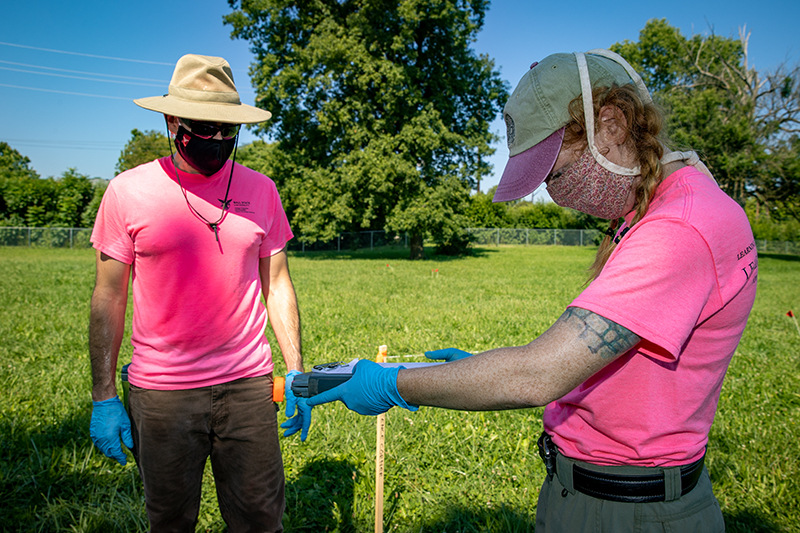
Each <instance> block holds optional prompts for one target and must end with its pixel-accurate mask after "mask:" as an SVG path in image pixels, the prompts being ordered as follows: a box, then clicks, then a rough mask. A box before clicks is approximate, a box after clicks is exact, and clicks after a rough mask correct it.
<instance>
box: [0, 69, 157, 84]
mask: <svg viewBox="0 0 800 533" xmlns="http://www.w3.org/2000/svg"><path fill="white" fill-rule="evenodd" d="M0 70H10V71H12V72H23V73H25V74H38V75H40V76H55V77H57V78H70V79H73V80H86V81H102V82H104V83H121V84H123V85H144V86H147V87H163V86H164V84H163V83H159V84H158V85H156V84H155V83H139V82H135V81H119V80H101V79H97V78H86V77H84V76H70V75H69V74H56V73H55V72H36V71H35V70H24V69H21V68H11V67H0Z"/></svg>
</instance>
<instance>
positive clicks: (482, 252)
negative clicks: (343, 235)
mask: <svg viewBox="0 0 800 533" xmlns="http://www.w3.org/2000/svg"><path fill="white" fill-rule="evenodd" d="M435 252H436V250H435V249H434V248H425V259H422V261H436V262H439V263H444V262H450V261H460V260H462V259H465V258H468V257H485V256H486V255H488V254H493V253H497V250H496V249H492V248H483V247H480V248H470V250H469V252H468V253H466V254H464V255H441V254H436V253H435ZM289 256H290V257H302V258H304V259H309V260H312V261H314V260H335V259H380V260H382V261H385V260H391V261H411V259H409V251H408V249H403V248H395V247H391V248H389V247H387V248H375V249H374V250H365V249H358V250H341V251H335V250H334V251H330V250H324V251H314V252H308V251H307V252H299V251H290V252H289Z"/></svg>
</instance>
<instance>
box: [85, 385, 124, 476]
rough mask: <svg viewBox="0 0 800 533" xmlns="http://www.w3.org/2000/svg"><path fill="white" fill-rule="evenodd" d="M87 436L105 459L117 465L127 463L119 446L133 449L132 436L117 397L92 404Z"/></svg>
mask: <svg viewBox="0 0 800 533" xmlns="http://www.w3.org/2000/svg"><path fill="white" fill-rule="evenodd" d="M89 436H90V437H92V442H94V445H95V446H97V448H98V449H99V450H100V451H101V452H103V453H104V454H105V455H106V457H110V458H112V459H116V460H117V461H118V462H119V464H121V465H124V464H127V463H128V458H127V457H126V456H125V452H123V451H122V446H120V444H119V440H120V438H122V443H123V444H124V445H125V446H127V447H128V448H129V449H132V448H133V435H132V434H131V420H130V418H128V413H127V412H126V411H125V408H124V407H123V406H122V402H121V401H120V399H119V396H114V397H113V398H109V399H108V400H103V401H102V402H92V421H91V422H90V423H89Z"/></svg>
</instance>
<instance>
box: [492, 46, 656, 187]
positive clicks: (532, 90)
mask: <svg viewBox="0 0 800 533" xmlns="http://www.w3.org/2000/svg"><path fill="white" fill-rule="evenodd" d="M578 56H584V57H585V59H586V66H587V67H588V68H587V69H586V71H587V72H588V77H589V82H590V83H591V87H611V86H613V85H624V84H626V83H636V84H637V85H638V86H639V88H640V91H644V93H647V89H646V88H645V87H644V84H642V83H641V78H639V76H638V74H636V73H635V72H634V71H633V69H632V68H631V67H630V65H628V64H627V62H625V60H624V59H622V58H621V57H620V56H618V55H617V54H614V53H613V52H609V51H607V50H591V51H590V52H587V53H586V54H568V53H558V54H553V55H550V56H547V57H546V58H544V59H543V60H542V61H540V62H536V63H534V64H533V65H531V68H530V70H528V72H526V73H525V75H524V76H523V77H522V79H521V80H520V82H519V83H518V84H517V87H516V88H515V89H514V92H513V93H512V94H511V97H510V98H509V99H508V102H506V105H505V108H504V109H503V116H504V118H505V122H506V141H507V142H508V149H509V159H508V162H507V163H506V168H505V170H504V171H503V176H502V178H500V183H499V185H498V186H497V191H496V192H495V195H494V199H493V201H494V202H507V201H509V200H517V199H519V198H522V197H523V196H527V195H528V194H530V193H532V192H533V191H534V190H536V188H537V187H538V186H539V185H541V184H542V182H543V181H544V180H545V178H547V175H548V174H549V173H550V171H551V170H552V168H553V165H554V164H555V162H556V159H557V158H558V154H559V152H560V151H561V144H562V140H563V137H564V126H566V125H567V123H568V122H569V121H570V115H569V110H568V107H569V103H570V102H571V101H572V100H574V99H575V98H577V97H578V96H581V94H582V90H581V87H582V85H581V70H580V69H579V66H578V61H579V59H578ZM589 97H590V98H591V94H590V95H589ZM647 98H648V99H649V94H647ZM591 123H592V126H593V123H594V120H593V117H592V120H591Z"/></svg>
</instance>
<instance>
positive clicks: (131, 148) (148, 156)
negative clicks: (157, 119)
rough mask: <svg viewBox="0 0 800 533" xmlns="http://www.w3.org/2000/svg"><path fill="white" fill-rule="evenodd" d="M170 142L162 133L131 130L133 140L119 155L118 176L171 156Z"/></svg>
mask: <svg viewBox="0 0 800 533" xmlns="http://www.w3.org/2000/svg"><path fill="white" fill-rule="evenodd" d="M168 143H169V140H168V139H167V137H166V135H164V134H163V133H161V132H158V131H155V130H150V131H144V132H142V131H139V130H137V129H134V130H131V138H130V140H129V141H128V142H127V144H125V148H123V149H122V152H121V153H120V154H119V159H118V160H117V167H116V171H117V174H119V173H120V172H124V171H126V170H128V169H130V168H133V167H137V166H139V165H141V164H143V163H149V162H150V161H153V160H154V159H158V158H160V157H164V156H167V155H169V144H168Z"/></svg>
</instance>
